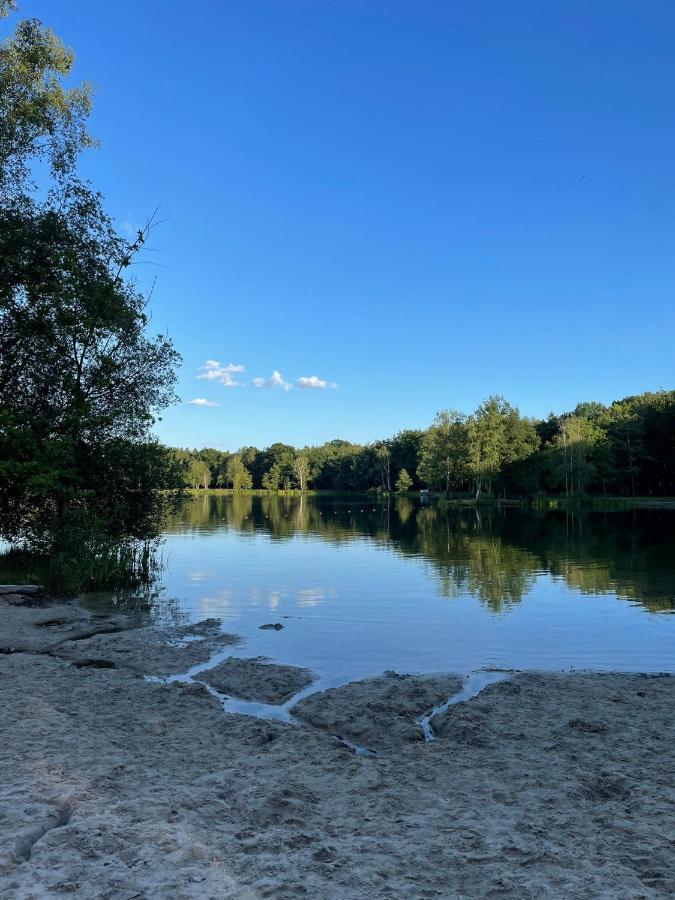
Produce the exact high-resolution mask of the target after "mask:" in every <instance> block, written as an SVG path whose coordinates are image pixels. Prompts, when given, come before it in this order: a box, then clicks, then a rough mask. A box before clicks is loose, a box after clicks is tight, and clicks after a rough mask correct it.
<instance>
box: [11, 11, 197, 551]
mask: <svg viewBox="0 0 675 900" xmlns="http://www.w3.org/2000/svg"><path fill="white" fill-rule="evenodd" d="M11 6H12V4H9V3H7V2H5V3H4V4H2V6H0V12H1V13H3V14H6V13H7V11H8V9H9V8H10V7H11ZM71 65H72V54H70V53H69V51H66V50H65V48H63V46H62V45H61V44H60V42H59V41H58V40H57V38H55V36H54V35H53V34H52V33H51V32H50V31H49V30H48V29H45V28H43V27H42V26H41V25H40V23H38V22H35V21H28V22H20V23H19V25H18V26H17V30H16V33H15V34H14V35H13V36H12V37H11V38H9V39H8V40H6V41H4V42H3V43H2V44H1V45H0V536H2V537H4V538H9V539H10V540H21V541H23V542H24V543H25V544H27V546H29V547H32V548H34V549H35V548H38V549H39V550H40V552H43V553H45V554H48V555H50V556H56V555H57V551H59V548H64V547H65V546H66V545H67V546H68V547H69V548H71V549H72V548H73V547H76V548H78V547H79V552H81V553H84V552H86V548H87V547H89V548H90V549H91V547H92V546H93V544H92V542H91V541H90V542H87V540H86V539H85V538H84V537H83V536H84V535H85V532H86V530H87V529H89V531H90V533H91V534H92V535H94V534H95V535H96V540H98V539H99V538H100V539H101V540H114V541H118V542H120V541H125V540H127V539H138V538H145V537H150V536H152V534H155V533H157V530H158V528H159V525H160V522H161V516H162V512H163V509H164V507H165V501H166V499H167V495H165V494H162V493H160V491H159V490H158V488H160V487H176V486H177V485H178V484H179V483H180V472H179V467H178V466H177V464H176V462H175V459H174V457H173V455H172V454H171V453H170V452H169V451H168V450H166V449H165V448H163V447H161V446H160V445H159V444H158V443H157V442H156V441H155V440H154V439H153V437H152V434H151V429H152V426H153V424H154V422H155V420H156V417H157V415H158V414H159V412H161V410H162V409H163V408H164V407H166V406H167V405H168V404H170V403H171V402H172V401H173V399H174V390H173V389H174V383H175V368H176V364H177V362H178V359H179V357H178V354H177V353H176V352H175V350H174V349H173V347H172V345H171V342H170V340H169V339H168V338H167V337H165V336H161V335H160V336H153V335H151V334H149V330H148V326H149V319H148V314H147V298H146V297H144V296H143V295H142V294H141V293H140V292H139V291H138V290H137V288H136V287H135V285H134V283H133V282H132V281H130V280H129V279H128V278H126V277H125V272H126V270H127V268H128V266H129V265H130V263H131V261H132V259H133V257H134V256H135V255H136V254H137V253H138V252H140V250H141V248H142V246H143V244H144V242H145V239H146V237H147V230H143V231H142V232H139V234H138V235H137V237H136V239H135V240H134V241H133V242H132V243H131V244H130V243H129V242H128V241H126V240H124V239H123V238H121V237H120V236H118V235H117V234H116V232H115V229H114V226H113V223H112V221H111V219H110V218H109V217H108V216H107V215H106V213H105V212H104V210H103V206H102V201H101V198H100V197H99V196H98V195H97V194H96V193H95V192H94V191H93V190H91V189H90V188H89V187H87V186H85V185H83V184H81V183H79V182H78V181H77V178H76V177H75V162H76V158H77V154H78V152H79V151H80V150H81V149H82V148H83V147H86V146H90V144H91V141H90V139H89V138H88V136H87V134H86V128H85V124H86V115H87V112H88V109H89V96H90V94H89V90H88V89H87V88H86V86H85V87H82V88H74V89H66V88H65V87H63V83H62V82H63V77H64V76H65V75H67V74H68V73H69V71H70V67H71ZM40 162H44V163H46V164H48V169H49V171H51V173H52V175H53V176H54V178H53V179H52V182H51V186H47V190H46V192H45V191H41V192H39V193H38V192H37V191H35V190H34V189H33V185H32V183H31V180H30V177H29V174H30V171H31V168H32V167H33V166H34V165H35V164H36V163H40ZM73 533H77V535H78V537H77V540H72V538H71V537H69V535H70V536H72V534H73ZM92 540H93V538H92Z"/></svg>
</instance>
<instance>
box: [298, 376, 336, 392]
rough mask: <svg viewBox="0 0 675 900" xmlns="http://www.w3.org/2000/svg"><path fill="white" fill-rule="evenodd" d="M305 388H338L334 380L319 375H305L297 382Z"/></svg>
mask: <svg viewBox="0 0 675 900" xmlns="http://www.w3.org/2000/svg"><path fill="white" fill-rule="evenodd" d="M295 383H296V384H297V386H298V387H299V388H302V389H303V390H316V389H319V390H323V389H324V388H336V387H337V384H335V382H334V381H324V380H323V378H319V376H318V375H303V376H302V377H300V378H298V380H297V381H296V382H295Z"/></svg>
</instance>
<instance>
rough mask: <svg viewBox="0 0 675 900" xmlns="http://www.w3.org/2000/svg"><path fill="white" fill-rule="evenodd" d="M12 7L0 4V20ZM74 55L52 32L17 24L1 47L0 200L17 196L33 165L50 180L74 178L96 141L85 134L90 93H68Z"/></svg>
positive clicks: (82, 88) (83, 88)
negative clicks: (38, 163)
mask: <svg viewBox="0 0 675 900" xmlns="http://www.w3.org/2000/svg"><path fill="white" fill-rule="evenodd" d="M14 8H15V7H14V4H13V3H8V2H6V0H5V2H3V3H2V4H1V5H0V18H2V17H4V16H6V15H7V14H8V12H9V11H10V10H13V9H14ZM73 61H74V56H73V53H72V51H71V50H69V49H68V48H67V47H65V46H64V45H63V44H62V43H61V41H60V40H59V39H58V38H57V37H56V35H55V34H54V33H53V32H52V31H51V29H49V28H46V27H45V26H43V25H42V23H40V22H38V21H37V20H36V19H24V20H21V21H20V22H19V23H18V24H17V26H16V29H15V31H14V33H13V34H12V35H11V36H10V37H7V38H6V39H5V40H4V41H2V43H0V97H1V98H2V102H1V103H0V196H2V195H5V196H6V195H8V194H11V195H14V196H16V195H18V194H20V193H21V192H22V190H23V189H24V188H25V186H26V181H27V179H28V177H29V173H30V167H31V164H32V163H33V162H34V160H36V159H39V160H45V161H46V162H47V163H48V164H49V166H50V168H51V171H52V173H53V174H54V175H56V176H58V177H61V178H62V177H63V176H65V175H68V174H70V173H72V171H73V170H74V167H75V162H76V159H77V155H78V153H79V152H80V151H81V150H83V149H85V148H86V147H91V146H93V144H94V141H93V140H92V139H91V137H90V136H89V134H88V132H87V128H86V120H87V116H88V115H89V112H90V109H91V96H92V89H91V86H90V85H88V84H86V83H85V84H82V85H79V86H76V87H70V88H66V87H65V86H64V81H65V80H66V79H67V77H68V76H69V74H70V72H71V69H72V66H73Z"/></svg>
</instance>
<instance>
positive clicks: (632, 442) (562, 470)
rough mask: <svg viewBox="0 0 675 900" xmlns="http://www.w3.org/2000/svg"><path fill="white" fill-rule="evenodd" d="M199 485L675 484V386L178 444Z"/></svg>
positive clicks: (479, 490)
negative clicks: (606, 400)
mask: <svg viewBox="0 0 675 900" xmlns="http://www.w3.org/2000/svg"><path fill="white" fill-rule="evenodd" d="M172 452H173V454H174V457H175V459H176V461H177V462H178V464H179V466H180V468H181V471H182V473H183V477H184V480H185V482H186V483H187V485H188V486H189V487H192V488H229V489H232V490H234V491H237V492H238V491H245V490H252V489H254V490H268V491H289V490H300V491H305V490H308V489H311V490H326V491H345V492H348V491H352V492H364V491H380V492H385V493H386V492H391V491H398V492H401V493H405V492H406V491H410V490H419V489H420V488H427V489H430V490H431V491H434V492H438V493H442V494H444V495H445V496H448V497H471V498H473V499H475V500H480V499H481V498H486V497H487V498H489V497H508V498H521V497H533V496H536V495H539V494H544V495H553V496H561V495H562V496H565V497H570V498H578V497H583V496H585V495H606V496H618V497H636V496H654V497H664V496H672V495H675V391H666V390H662V391H656V392H653V393H652V392H648V393H643V394H639V395H637V396H632V397H625V398H624V399H622V400H616V401H614V402H613V403H611V404H609V405H608V406H605V405H603V404H602V403H597V402H586V403H579V404H578V405H577V406H576V408H575V409H574V410H573V411H571V412H566V413H562V414H559V415H556V414H554V413H551V414H550V415H549V416H548V417H547V418H546V419H543V420H537V419H532V418H527V417H524V416H521V415H520V413H519V411H518V409H517V408H516V407H514V406H512V405H511V404H510V403H508V402H507V401H506V400H505V399H504V398H503V397H499V396H494V397H489V398H488V399H486V400H485V401H484V402H483V403H481V404H480V406H478V408H477V409H476V410H475V411H474V412H473V413H472V414H471V415H464V414H462V413H459V412H456V411H452V410H444V411H442V412H439V413H438V415H437V416H436V418H435V419H434V421H433V422H432V424H431V425H430V426H429V427H428V428H427V429H426V430H420V429H404V430H402V431H399V432H398V433H397V434H395V435H394V436H393V437H391V438H388V439H385V440H379V441H374V442H372V443H370V444H364V445H361V444H353V443H350V442H349V441H344V440H340V439H335V440H331V441H328V442H327V443H325V444H322V445H321V446H316V447H301V448H296V447H292V446H290V445H289V444H283V443H274V444H272V445H271V446H269V447H267V448H264V449H258V448H257V447H242V448H241V449H239V450H238V451H237V452H235V453H229V452H225V451H221V450H216V449H213V448H205V449H201V450H187V449H174V450H173V451H172Z"/></svg>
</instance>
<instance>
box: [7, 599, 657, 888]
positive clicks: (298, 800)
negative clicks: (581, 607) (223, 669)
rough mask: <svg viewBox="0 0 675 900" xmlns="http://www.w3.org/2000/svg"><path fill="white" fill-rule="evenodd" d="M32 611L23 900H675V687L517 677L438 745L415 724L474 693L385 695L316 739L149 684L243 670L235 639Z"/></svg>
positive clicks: (18, 624)
mask: <svg viewBox="0 0 675 900" xmlns="http://www.w3.org/2000/svg"><path fill="white" fill-rule="evenodd" d="M25 599H26V602H30V604H31V605H21V604H22V602H23V601H22V598H20V597H17V596H16V595H15V596H14V598H12V595H8V596H2V597H0V622H1V623H2V625H1V628H0V649H2V650H3V651H4V652H1V653H0V704H1V709H2V715H1V716H0V746H1V749H0V770H1V771H0V896H2V897H12V898H23V900H28V898H43V897H61V896H63V895H71V896H77V897H78V898H79V897H82V898H94V897H96V898H99V897H105V898H111V900H131V898H183V897H185V898H192V897H194V898H197V897H198V898H211V897H213V898H227V897H236V898H256V897H274V898H288V900H290V898H297V897H302V896H306V897H311V898H344V900H348V898H349V900H352V898H378V897H379V898H418V897H419V898H434V897H438V898H454V897H469V898H474V897H480V898H492V897H500V898H504V897H506V898H514V900H516V898H518V900H521V898H525V900H527V898H537V900H538V898H541V897H574V898H595V897H598V898H626V900H627V898H631V900H633V898H641V897H644V898H650V897H664V896H667V895H669V894H670V893H672V891H673V890H674V889H675V852H674V851H675V813H674V810H675V788H674V786H673V782H674V779H673V774H672V773H673V771H675V702H674V701H675V679H674V678H672V677H654V676H640V675H587V674H571V675H570V674H565V675H562V674H561V675H539V674H520V675H513V676H511V677H509V678H508V679H507V680H503V681H501V682H498V683H495V684H491V685H489V686H488V687H486V688H485V689H484V690H483V691H482V692H481V693H480V694H479V695H478V696H476V697H473V698H472V699H470V700H468V701H467V702H464V703H458V704H456V705H453V706H450V707H448V709H447V710H446V711H445V712H442V713H439V714H438V715H437V716H436V717H434V719H433V720H432V722H433V728H434V734H435V740H434V741H433V742H431V743H429V742H425V741H424V740H423V734H422V731H421V728H420V726H419V725H418V724H417V722H418V720H419V719H420V717H421V716H423V715H424V714H425V713H426V712H428V707H429V704H432V705H437V703H438V700H439V698H440V700H443V699H444V698H443V694H444V693H445V691H446V690H449V691H450V692H453V691H455V690H458V689H459V687H460V686H461V680H460V679H459V678H458V677H457V676H454V675H452V674H450V675H448V676H420V677H401V676H400V675H397V674H395V673H385V674H383V675H382V676H380V677H379V678H377V679H370V680H368V681H362V682H356V683H353V684H351V685H347V686H344V687H342V688H337V689H334V690H330V691H325V692H323V693H322V694H320V695H318V694H317V695H310V696H309V697H307V698H305V699H303V700H302V701H301V702H300V703H298V704H297V705H296V707H294V709H293V715H294V716H295V717H296V718H297V719H299V720H300V722H301V724H283V723H280V722H270V721H262V720H260V719H255V718H252V717H249V716H243V715H235V714H231V713H227V712H224V711H223V708H222V705H221V703H220V702H219V700H218V698H217V697H214V696H213V695H212V694H211V693H209V691H208V690H207V689H206V688H205V687H203V686H201V685H199V684H184V683H180V682H175V683H171V684H162V683H149V682H148V681H146V680H145V679H144V677H143V675H144V674H148V675H152V674H154V675H166V674H170V673H172V672H178V671H186V670H187V669H189V668H190V667H191V666H194V665H196V664H199V663H201V662H204V661H205V660H206V659H208V658H210V656H212V655H213V654H214V653H218V652H220V653H221V654H222V652H223V649H224V648H225V649H226V648H227V644H228V642H232V641H234V640H235V639H236V638H235V636H231V635H230V636H228V635H221V634H220V632H219V631H218V629H217V626H216V625H214V623H213V622H210V623H209V622H208V621H207V623H206V624H203V625H201V627H199V626H198V627H195V626H191V627H190V628H187V629H185V628H184V629H176V628H173V629H162V628H159V627H132V626H137V625H138V623H137V622H135V621H133V620H131V619H129V618H128V617H125V616H121V615H113V616H104V617H93V616H92V615H91V614H90V613H89V612H87V611H85V610H83V609H82V608H81V607H79V606H78V605H77V604H76V603H60V604H49V603H45V604H44V605H34V603H33V601H32V600H30V601H29V600H28V599H27V598H25ZM95 631H102V632H103V633H96V634H94V633H92V632H95ZM9 651H13V652H9ZM83 661H84V662H85V664H82V663H83ZM255 662H256V663H260V661H259V660H257V661H255ZM74 663H77V665H75V664H74ZM263 664H264V663H263ZM101 666H108V667H101ZM113 666H114V667H113ZM279 668H280V669H288V668H290V667H283V666H280V667H279ZM303 671H304V670H296V671H295V673H293V672H291V673H289V672H284V673H280V678H281V682H280V690H281V687H283V685H284V684H288V683H289V681H288V679H289V677H291V676H293V677H296V676H298V672H303ZM264 674H265V676H266V677H265V679H264V680H263V682H262V684H263V687H264V689H265V690H266V691H268V692H269V691H270V690H271V687H270V681H269V679H270V678H271V677H272V675H273V669H269V670H266V671H265V673H264ZM247 687H248V688H250V690H251V692H253V694H254V693H255V679H250V680H249V683H248V685H247ZM268 696H269V694H268ZM275 696H276V695H275ZM445 699H447V698H445ZM336 734H337V735H340V736H341V737H349V736H351V738H352V739H353V740H354V741H355V742H357V743H358V742H359V741H362V740H366V741H367V742H368V743H369V744H371V745H372V748H371V749H372V750H374V754H373V755H367V756H357V755H354V754H353V753H352V752H350V750H349V749H348V748H347V747H346V746H345V744H344V743H343V742H342V741H341V740H340V738H339V737H336V736H335V735H336Z"/></svg>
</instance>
